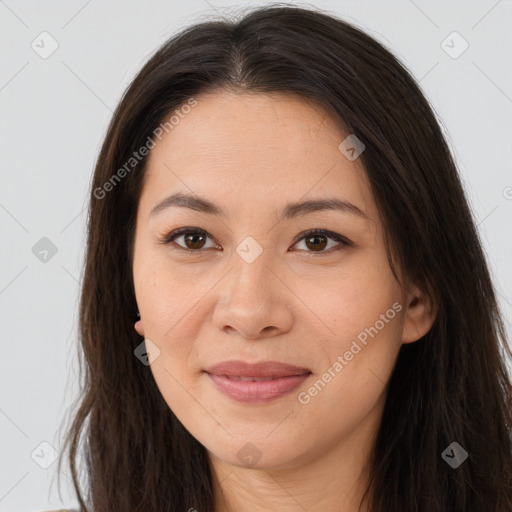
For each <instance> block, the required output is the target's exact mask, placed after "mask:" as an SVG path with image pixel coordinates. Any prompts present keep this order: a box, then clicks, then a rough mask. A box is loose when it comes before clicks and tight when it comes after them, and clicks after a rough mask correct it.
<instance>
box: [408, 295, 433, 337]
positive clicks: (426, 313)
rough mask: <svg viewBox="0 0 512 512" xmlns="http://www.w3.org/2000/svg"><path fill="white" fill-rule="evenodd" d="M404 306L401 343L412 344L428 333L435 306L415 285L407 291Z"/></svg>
mask: <svg viewBox="0 0 512 512" xmlns="http://www.w3.org/2000/svg"><path fill="white" fill-rule="evenodd" d="M405 304H406V308H405V315H404V327H403V331H402V343H412V342H414V341H417V340H419V339H420V338H421V337H422V336H424V335H425V334H427V332H428V331H430V329H431V327H432V325H433V323H434V321H435V319H436V316H437V304H434V303H433V301H432V299H431V298H430V297H429V296H428V295H427V294H426V293H424V292H423V291H422V290H420V289H419V288H418V287H417V286H415V285H414V286H412V287H411V288H410V289H408V291H407V294H406V300H405Z"/></svg>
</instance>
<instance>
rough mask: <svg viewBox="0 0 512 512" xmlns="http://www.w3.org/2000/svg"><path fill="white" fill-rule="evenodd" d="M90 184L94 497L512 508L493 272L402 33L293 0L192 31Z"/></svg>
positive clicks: (151, 72) (245, 506)
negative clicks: (407, 60) (397, 40)
mask: <svg viewBox="0 0 512 512" xmlns="http://www.w3.org/2000/svg"><path fill="white" fill-rule="evenodd" d="M90 200H91V202H90V215H89V225H88V245H87V256H86V264H85V275H84V281H83V290H82V297H81V310H80V334H81V344H82V349H83V354H84V357H85V361H84V371H85V374H84V381H83V393H82V396H81V400H80V404H79V408H78V410H77V411H76V414H75V417H74V422H73V424H72V426H71V428H70V430H69V433H68V437H67V439H66V446H68V445H69V448H70V452H69V461H70V463H71V470H72V475H73V481H74V485H75V489H76V491H77V494H78V497H79V502H80V507H81V509H80V510H84V511H85V510H91V511H92V510H93V511H95V512H107V511H109V512H111V511H113V510H116V511H117V512H119V511H122V512H124V511H126V512H128V511H130V512H133V511H139V510H140V511H146V512H147V511H155V512H156V511H163V510H169V511H184V510H188V511H189V512H192V511H194V510H197V511H215V512H219V511H230V510H250V511H259V510H284V511H288V510H308V511H309V512H313V511H316V510H337V511H342V512H355V511H369V510H371V511H372V512H385V511H386V512H391V511H393V512H398V511H408V512H411V511H416V512H420V511H421V512H423V511H428V512H441V511H442V512H446V511H450V512H482V511H484V510H485V511H486V512H505V511H508V510H512V487H511V484H512V446H511V438H510V428H511V424H512V417H511V410H510V394H511V391H512V387H511V382H510V379H509V376H508V374H507V371H506V361H505V359H504V355H502V354H506V355H507V356H508V357H510V356H511V355H512V354H511V352H510V349H509V347H508V345H507V342H506V339H505V334H504V328H503V324H502V320H501V317H500V313H499V309H498V306H497V302H496V297H495V292H494V291H493V286H492V282H491V279H490V277H489V272H488V268H487V264H486V261H485V258H484V254H483V251H482V247H481V244H480V241H479V238H478V235H477V230H476V228H475V223H474V220H473V217H472V213H471V211H470V209H469V207H468V203H467V200H466V198H465V196H464V193H463V189H462V186H461V182H460V179H459V176H458V174H457V170H456V167H455V164H454V162H453V159H452V156H451V155H450V152H449V150H448V147H447V145H446V142H445V140H444V138H443V136H442V133H441V130H440V128H439V125H438V123H437V121H436V119H435V116H434V113H433V111H432V109H431V107H430V106H429V104H428V102H427V100H426V99H425V98H424V96H423V94H422V92H421V91H420V89H419V87H418V85H417V84H416V83H415V81H414V79H413V78H412V77H411V75H410V74H409V73H408V71H407V70H406V69H404V67H403V66H402V65H401V64H400V63H399V61H398V60H397V59H396V58H395V57H394V56H393V55H392V54H391V53H390V52H389V51H387V50H386V49H385V48H384V47H383V46H382V45H381V44H379V43H378V42H376V41H375V40H374V39H372V38H371V37H369V36H368V35H366V34H365V33H363V32H362V31H360V30H359V29H357V28H355V27H353V26H351V25H349V24H347V23H346V22H344V21H341V20H339V19H337V18H335V17H333V16H330V15H328V14H325V13H322V12H319V11H314V10H308V9H302V8H296V7H292V6H284V7H281V6H272V7H266V8H260V9H257V10H255V11H253V12H251V13H249V14H247V15H246V16H245V17H244V18H243V19H241V20H240V21H237V22H227V21H212V22H206V23H201V24H198V25H195V26H192V27H190V28H188V29H186V30H184V31H183V32H181V33H180V34H178V35H177V36H175V37H173V38H172V39H170V40H169V41H168V42H167V43H166V44H164V45H163V46H162V47H161V48H160V49H159V50H158V51H157V52H156V53H155V55H154V56H153V57H152V58H151V59H150V60H149V61H148V62H147V64H146V65H145V66H144V67H143V69H142V70H141V71H140V73H139V74H138V75H137V76H136V77H135V79H134V80H133V82H132V84H131V85H130V86H129V88H128V90H127V91H126V93H125V95H124V97H123V99H122V101H121V102H120V105H119V106H118V108H117V110H116V112H115V114H114V117H113V119H112V122H111V124H110V127H109V130H108V133H107V135H106V137H105V141H104V144H103V147H102V149H101V153H100V155H99V159H98V161H97V165H96V170H95V174H94V179H93V184H92V188H91V199H90ZM82 437H83V438H84V440H85V443H86V445H85V452H84V457H85V461H86V477H87V478H86V480H87V481H86V482H85V486H86V490H85V491H82V490H81V488H80V484H79V481H78V475H77V470H76V457H77V456H78V455H79V448H80V442H81V439H82ZM60 462H61V461H59V464H60Z"/></svg>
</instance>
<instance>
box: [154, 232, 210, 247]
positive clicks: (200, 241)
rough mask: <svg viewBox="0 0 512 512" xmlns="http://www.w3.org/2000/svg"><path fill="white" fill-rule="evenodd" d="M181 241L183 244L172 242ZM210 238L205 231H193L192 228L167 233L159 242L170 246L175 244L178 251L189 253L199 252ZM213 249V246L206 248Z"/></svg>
mask: <svg viewBox="0 0 512 512" xmlns="http://www.w3.org/2000/svg"><path fill="white" fill-rule="evenodd" d="M180 238H182V239H183V242H181V243H178V242H174V241H175V240H179V239H180ZM209 238H211V237H210V235H208V233H206V231H203V230H202V229H193V228H181V229H177V230H175V231H173V232H172V233H169V234H168V235H167V236H166V237H164V238H163V239H162V240H161V243H162V244H170V243H175V244H176V245H177V246H178V249H183V250H184V251H189V252H201V251H202V250H203V249H204V247H205V243H206V241H207V240H208V239H209ZM212 247H215V244H213V245H212V246H210V247H206V249H209V248H212Z"/></svg>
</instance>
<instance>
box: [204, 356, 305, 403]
mask: <svg viewBox="0 0 512 512" xmlns="http://www.w3.org/2000/svg"><path fill="white" fill-rule="evenodd" d="M205 373H206V374H207V376H208V377H209V379H210V381H211V382H212V383H213V384H214V385H215V387H216V389H217V390H218V391H220V392H221V393H223V394H224V395H225V396H228V397H229V398H231V399H233V400H235V401H237V402H245V403H266V402H271V401H273V400H276V399H278V398H281V397H283V396H284V395H286V394H288V393H290V392H291V391H292V390H294V389H295V388H296V387H298V386H299V385H300V384H302V383H303V382H304V381H305V380H306V379H307V378H308V377H309V376H310V375H311V371H310V370H308V369H307V368H300V367H298V366H292V365H289V364H285V363H280V362H277V361H265V362H261V363H252V364H251V363H246V362H244V361H225V362H223V363H220V364H217V365H215V366H212V367H211V368H209V369H208V370H205Z"/></svg>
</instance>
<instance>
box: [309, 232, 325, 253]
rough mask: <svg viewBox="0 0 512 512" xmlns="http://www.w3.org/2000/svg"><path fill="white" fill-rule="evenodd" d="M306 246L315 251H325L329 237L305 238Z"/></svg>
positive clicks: (315, 236) (314, 236)
mask: <svg viewBox="0 0 512 512" xmlns="http://www.w3.org/2000/svg"><path fill="white" fill-rule="evenodd" d="M305 241H306V246H307V247H308V248H309V249H312V250H313V251H317V250H320V251H321V250H323V249H325V247H326V246H327V237H326V236H323V235H313V236H308V237H306V238H305Z"/></svg>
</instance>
